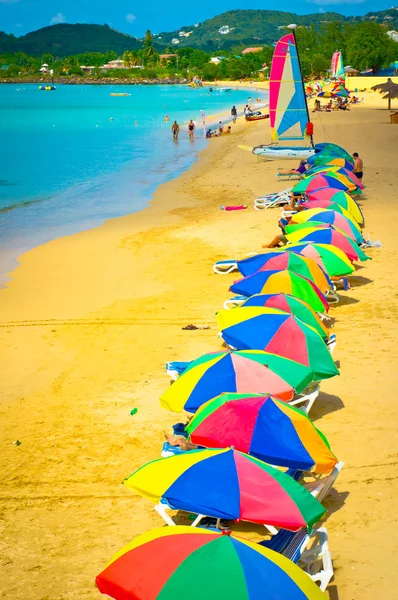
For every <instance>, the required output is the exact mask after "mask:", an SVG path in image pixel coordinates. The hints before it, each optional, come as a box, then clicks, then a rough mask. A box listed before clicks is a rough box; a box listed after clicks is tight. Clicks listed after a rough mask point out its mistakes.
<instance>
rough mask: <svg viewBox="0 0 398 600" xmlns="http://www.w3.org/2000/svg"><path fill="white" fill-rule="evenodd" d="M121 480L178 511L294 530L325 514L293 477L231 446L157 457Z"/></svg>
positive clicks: (141, 493)
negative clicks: (163, 501)
mask: <svg viewBox="0 0 398 600" xmlns="http://www.w3.org/2000/svg"><path fill="white" fill-rule="evenodd" d="M123 483H124V484H125V486H126V487H128V488H129V489H130V490H133V491H134V492H136V493H137V494H139V495H140V496H144V497H145V498H147V499H148V500H151V501H152V502H154V503H156V504H157V503H159V502H160V500H161V499H162V500H165V501H166V502H167V503H168V504H169V506H171V507H173V508H174V509H176V510H184V511H187V512H193V513H196V514H199V515H205V516H208V517H215V518H217V519H228V520H233V521H234V520H237V519H239V520H241V521H250V522H251V523H261V524H267V525H273V526H275V527H283V528H284V529H289V530H291V531H297V530H298V529H300V528H301V527H309V528H311V527H312V526H313V525H314V523H316V522H317V521H319V519H320V518H321V517H322V516H323V515H324V514H325V512H326V510H325V509H324V508H323V506H322V504H320V503H319V502H318V500H316V498H314V496H312V495H311V494H310V493H309V492H308V491H307V490H306V489H305V487H303V486H302V485H300V484H299V483H297V482H296V481H295V480H294V479H293V478H292V477H290V476H289V475H286V474H285V473H282V472H281V471H279V470H278V469H275V468H273V467H271V466H269V465H267V464H266V463H264V462H262V461H261V460H258V459H256V458H254V457H253V456H248V455H247V454H243V453H242V452H239V451H238V450H234V449H233V448H224V449H222V450H191V451H189V452H186V453H184V454H177V455H175V456H170V457H169V458H159V459H157V460H154V461H152V462H150V463H148V464H146V465H144V466H143V467H141V468H140V469H138V471H136V472H135V473H133V474H132V475H130V477H128V478H127V479H125V480H124V482H123Z"/></svg>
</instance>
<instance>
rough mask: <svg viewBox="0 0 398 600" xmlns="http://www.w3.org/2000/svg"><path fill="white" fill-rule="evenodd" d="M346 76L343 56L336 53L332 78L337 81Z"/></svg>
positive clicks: (333, 60)
mask: <svg viewBox="0 0 398 600" xmlns="http://www.w3.org/2000/svg"><path fill="white" fill-rule="evenodd" d="M343 75H344V65H343V55H342V54H341V52H335V53H334V54H333V56H332V77H333V78H335V79H337V78H338V77H342V76H343Z"/></svg>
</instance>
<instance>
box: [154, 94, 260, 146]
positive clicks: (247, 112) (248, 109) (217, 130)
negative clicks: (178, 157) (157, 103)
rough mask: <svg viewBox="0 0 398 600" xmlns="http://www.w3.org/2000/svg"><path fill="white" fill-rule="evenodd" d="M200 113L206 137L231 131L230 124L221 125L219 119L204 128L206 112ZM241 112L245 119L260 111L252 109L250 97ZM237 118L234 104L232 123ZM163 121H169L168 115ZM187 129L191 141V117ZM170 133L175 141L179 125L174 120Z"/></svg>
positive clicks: (193, 133) (192, 125)
mask: <svg viewBox="0 0 398 600" xmlns="http://www.w3.org/2000/svg"><path fill="white" fill-rule="evenodd" d="M256 102H258V103H259V102H261V98H256ZM200 114H201V120H202V126H203V128H204V129H205V131H206V134H205V135H206V138H213V137H220V136H221V135H228V134H230V133H231V131H232V127H231V125H223V123H222V121H219V122H218V125H217V126H216V127H213V129H212V128H211V127H209V128H207V129H206V114H205V112H204V111H203V110H201V111H200ZM243 114H244V117H245V119H246V120H247V119H248V117H250V116H253V115H255V114H261V113H259V111H253V106H252V99H251V98H250V97H249V99H248V102H247V104H246V105H245V107H244V109H243ZM237 118H238V111H237V108H236V106H235V105H234V106H232V108H231V120H232V123H233V124H234V123H236V121H237ZM165 121H166V123H167V122H168V121H169V115H166V116H165ZM187 130H188V136H189V139H190V141H193V140H194V137H195V131H196V123H195V121H193V120H192V119H190V120H189V122H188V125H187ZM171 133H172V136H173V140H174V141H177V140H178V137H179V134H180V125H179V123H178V122H177V121H176V120H175V121H174V122H173V124H172V125H171Z"/></svg>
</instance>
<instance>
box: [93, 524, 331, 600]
mask: <svg viewBox="0 0 398 600" xmlns="http://www.w3.org/2000/svg"><path fill="white" fill-rule="evenodd" d="M96 583H97V586H98V589H99V591H100V592H101V593H102V594H106V595H107V596H109V597H110V598H114V600H176V598H178V597H180V596H181V598H187V599H189V600H204V599H206V600H286V599H287V598H288V599H289V600H325V598H326V597H325V594H324V593H323V592H321V590H320V589H319V587H318V586H317V585H316V584H315V583H314V582H313V581H312V579H311V577H308V575H307V573H305V572H304V571H303V570H302V569H301V568H300V567H298V566H297V565H295V564H294V563H293V562H292V561H291V560H289V559H288V558H285V557H284V556H282V555H281V554H279V553H278V552H274V551H273V550H269V549H268V548H264V547H263V546H260V545H259V544H254V543H253V542H249V541H247V540H244V539H241V538H238V537H235V536H233V535H230V534H229V533H226V532H222V533H221V532H216V531H210V530H208V529H202V528H200V529H199V528H195V527H184V526H182V525H177V526H176V527H162V528H159V529H153V530H152V531H147V532H146V533H144V534H142V535H140V536H138V537H136V538H135V539H134V540H133V541H132V542H130V543H129V544H127V546H125V547H124V548H122V549H121V550H119V552H117V553H116V554H115V555H114V557H113V558H112V560H111V561H110V563H109V564H108V565H107V566H106V568H105V569H104V570H103V571H102V572H101V573H100V574H99V575H98V576H97V578H96Z"/></svg>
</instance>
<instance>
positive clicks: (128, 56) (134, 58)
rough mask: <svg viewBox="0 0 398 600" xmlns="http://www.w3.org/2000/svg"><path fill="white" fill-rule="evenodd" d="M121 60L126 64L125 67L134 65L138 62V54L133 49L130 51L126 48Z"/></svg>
mask: <svg viewBox="0 0 398 600" xmlns="http://www.w3.org/2000/svg"><path fill="white" fill-rule="evenodd" d="M122 60H123V62H124V64H125V65H126V67H135V66H136V65H138V64H139V62H140V61H139V58H138V54H137V52H135V51H134V50H132V51H129V50H126V52H124V54H123V56H122Z"/></svg>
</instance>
